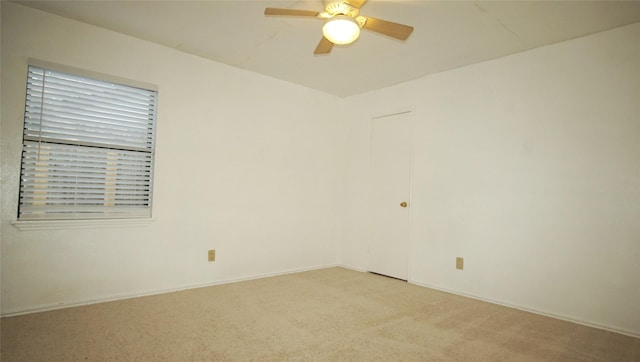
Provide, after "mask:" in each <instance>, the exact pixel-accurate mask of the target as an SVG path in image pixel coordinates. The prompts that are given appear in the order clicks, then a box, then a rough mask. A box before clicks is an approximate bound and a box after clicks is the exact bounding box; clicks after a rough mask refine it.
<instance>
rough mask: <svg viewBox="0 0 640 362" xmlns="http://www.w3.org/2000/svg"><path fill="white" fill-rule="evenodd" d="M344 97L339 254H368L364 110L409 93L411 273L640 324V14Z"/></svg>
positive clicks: (399, 103) (557, 310) (527, 304)
mask: <svg viewBox="0 0 640 362" xmlns="http://www.w3.org/2000/svg"><path fill="white" fill-rule="evenodd" d="M348 101H349V102H351V103H352V108H353V109H357V110H365V109H367V110H369V111H368V112H363V113H360V115H358V113H355V112H354V114H353V115H352V121H351V132H350V134H349V137H350V141H349V144H350V145H352V149H351V153H350V157H349V162H350V163H351V169H352V170H353V171H352V172H353V174H352V176H353V179H352V186H351V190H355V191H356V192H355V193H352V194H351V197H352V199H351V204H350V205H351V206H350V207H349V210H350V214H351V216H352V217H353V219H352V223H359V225H350V226H349V227H347V228H346V231H345V243H344V244H343V245H342V247H341V252H340V253H341V254H340V258H341V262H342V263H344V264H346V265H349V266H351V267H354V268H358V269H366V267H367V265H366V263H367V260H366V258H367V257H366V220H367V219H368V216H367V209H368V206H367V202H366V200H367V196H366V195H367V190H366V188H364V187H362V186H361V185H366V179H367V166H366V165H367V162H368V142H369V141H368V134H369V128H368V124H369V118H368V117H369V116H370V115H374V114H376V113H377V114H383V113H384V109H382V108H383V107H381V106H380V105H384V108H388V109H393V108H394V107H396V108H402V107H405V108H412V107H413V108H414V109H415V115H414V119H415V138H414V142H415V155H414V158H415V161H414V176H413V180H412V182H413V185H414V188H413V198H412V230H411V233H412V239H411V243H412V248H413V254H412V256H411V262H410V281H412V282H414V283H417V284H421V285H427V286H433V287H436V288H441V289H445V290H450V291H454V292H457V293H462V294H467V295H471V296H475V297H479V298H485V299H489V300H494V301H497V302H500V303H503V304H508V305H513V306H518V307H521V308H525V309H530V310H535V311H538V312H542V313H548V314H552V315H557V316H560V317H563V318H568V319H572V320H576V321H581V322H585V323H588V324H593V325H599V326H604V327H607V328H611V329H615V330H618V331H623V332H626V333H630V334H635V335H640V279H639V276H640V24H638V23H636V24H634V25H630V26H626V27H622V28H618V29H614V30H611V31H607V32H603V33H599V34H595V35H591V36H587V37H584V38H580V39H576V40H572V41H568V42H563V43H559V44H555V45H551V46H547V47H543V48H538V49H535V50H532V51H528V52H525V53H520V54H516V55H513V56H508V57H504V58H500V59H496V60H493V61H489V62H484V63H480V64H476V65H472V66H468V67H464V68H460V69H456V70H453V71H448V72H444V73H440V74H436V75H433V76H429V77H426V78H422V79H419V80H416V81H412V82H408V83H404V84H401V85H398V86H394V87H390V88H387V89H384V90H380V91H375V92H371V93H367V94H363V95H360V96H354V97H351V98H349V99H348ZM358 186H359V187H358ZM456 256H461V257H464V258H465V269H464V270H463V271H459V270H456V269H455V258H456Z"/></svg>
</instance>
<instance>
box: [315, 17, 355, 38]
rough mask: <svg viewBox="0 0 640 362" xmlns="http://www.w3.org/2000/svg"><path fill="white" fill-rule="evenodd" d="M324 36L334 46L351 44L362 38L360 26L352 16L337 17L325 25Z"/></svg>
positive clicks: (323, 28)
mask: <svg viewBox="0 0 640 362" xmlns="http://www.w3.org/2000/svg"><path fill="white" fill-rule="evenodd" d="M322 34H323V35H324V37H325V38H327V39H329V41H330V42H332V43H333V44H350V43H353V42H354V41H355V40H356V39H358V37H359V36H360V26H358V22H357V21H356V20H355V19H354V18H352V17H350V16H346V15H337V16H334V17H332V18H330V19H328V20H327V21H326V22H325V23H324V26H323V27H322Z"/></svg>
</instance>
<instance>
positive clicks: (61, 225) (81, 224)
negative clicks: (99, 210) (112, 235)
mask: <svg viewBox="0 0 640 362" xmlns="http://www.w3.org/2000/svg"><path fill="white" fill-rule="evenodd" d="M153 221H154V220H153V219H96V220H29V221H21V220H14V221H11V225H13V226H15V227H17V228H18V229H19V230H20V231H30V230H68V229H95V228H121V227H134V226H146V225H149V224H150V223H151V222H153Z"/></svg>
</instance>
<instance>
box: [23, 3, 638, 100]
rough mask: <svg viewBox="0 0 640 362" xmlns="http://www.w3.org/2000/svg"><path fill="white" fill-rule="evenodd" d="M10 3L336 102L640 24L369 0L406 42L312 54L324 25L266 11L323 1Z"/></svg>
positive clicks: (594, 12)
mask: <svg viewBox="0 0 640 362" xmlns="http://www.w3.org/2000/svg"><path fill="white" fill-rule="evenodd" d="M16 2H18V3H20V4H23V5H26V6H30V7H33V8H37V9H41V10H44V11H47V12H51V13H54V14H58V15H61V16H64V17H68V18H72V19H76V20H80V21H83V22H86V23H89V24H94V25H97V26H101V27H104V28H107V29H111V30H114V31H117V32H121V33H125V34H129V35H132V36H135V37H138V38H142V39H146V40H149V41H152V42H156V43H160V44H163V45H166V46H168V47H172V48H175V49H178V50H181V51H184V52H187V53H192V54H196V55H199V56H202V57H205V58H209V59H212V60H215V61H217V62H221V63H226V64H229V65H232V66H234V67H238V68H243V69H248V70H251V71H255V72H258V73H262V74H265V75H268V76H271V77H274V78H279V79H282V80H285V81H289V82H292V83H297V84H300V85H303V86H307V87H310V88H314V89H318V90H321V91H324V92H327V93H331V94H335V95H337V96H340V97H345V96H349V95H353V94H358V93H363V92H367V91H371V90H375V89H379V88H383V87H386V86H390V85H393V84H397V83H402V82H405V81H408V80H411V79H416V78H420V77H423V76H426V75H429V74H433V73H437V72H442V71H444V70H448V69H453V68H457V67H462V66H465V65H468V64H473V63H477V62H481V61H485V60H489V59H493V58H497V57H501V56H504V55H508V54H513V53H517V52H520V51H524V50H527V49H532V48H536V47H539V46H543V45H546V44H551V43H556V42H559V41H563V40H567V39H572V38H576V37H579V36H583V35H587V34H592V33H595V32H599V31H603V30H607V29H611V28H615V27H618V26H622V25H627V24H631V23H634V22H638V21H640V1H566V0H565V1H407V0H393V1H388V0H387V1H383V0H369V2H367V3H366V4H365V5H364V6H363V7H362V9H361V15H364V16H371V17H375V18H380V19H385V20H390V21H393V22H398V23H403V24H407V25H412V26H413V27H414V28H415V30H414V32H413V34H412V35H411V36H410V37H409V39H408V40H407V41H405V42H401V41H398V40H395V39H392V38H389V37H386V36H383V35H379V34H377V33H373V32H370V31H366V30H365V31H363V33H362V34H361V36H360V39H359V40H357V41H356V42H355V43H353V44H351V45H348V46H335V47H334V49H333V51H332V52H331V54H329V55H313V50H314V49H315V47H316V45H317V43H318V41H319V40H320V38H321V36H322V34H321V27H322V20H319V19H315V18H301V17H273V16H270V17H267V16H265V15H264V8H265V7H280V8H293V9H309V10H317V11H321V10H323V5H322V2H321V1H320V0H314V1H309V0H305V1H277V0H276V1H255V0H253V1H240V0H235V1H211V0H210V1H186V0H182V1H96V0H77V1H56V0H47V1H16ZM638 41H640V39H639V40H638Z"/></svg>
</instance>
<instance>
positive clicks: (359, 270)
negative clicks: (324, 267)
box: [336, 264, 367, 273]
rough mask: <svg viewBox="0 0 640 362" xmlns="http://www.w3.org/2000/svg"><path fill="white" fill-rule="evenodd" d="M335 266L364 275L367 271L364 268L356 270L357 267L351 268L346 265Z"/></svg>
mask: <svg viewBox="0 0 640 362" xmlns="http://www.w3.org/2000/svg"><path fill="white" fill-rule="evenodd" d="M336 266H338V267H340V268H345V269H349V270H353V271H357V272H361V273H365V272H366V271H367V269H365V268H358V267H355V266H351V265H346V264H336Z"/></svg>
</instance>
